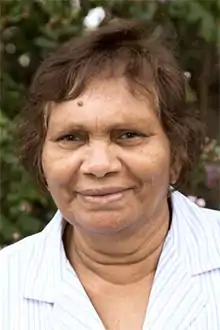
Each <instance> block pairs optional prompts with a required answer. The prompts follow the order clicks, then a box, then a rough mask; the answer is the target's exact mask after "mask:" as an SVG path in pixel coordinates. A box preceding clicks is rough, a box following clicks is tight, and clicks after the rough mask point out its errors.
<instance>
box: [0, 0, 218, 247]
mask: <svg viewBox="0 0 220 330" xmlns="http://www.w3.org/2000/svg"><path fill="white" fill-rule="evenodd" d="M77 3H78V2H77V1H74V0H72V1H71V0H69V1H68V0H38V1H31V0H26V1H24V0H20V1H18V0H3V1H2V3H1V23H0V24H1V26H0V28H1V43H0V45H1V107H0V108H1V109H0V110H1V112H0V130H1V131H0V134H1V135H0V138H1V139H0V147H1V153H0V161H1V191H0V206H1V213H0V245H1V246H3V245H7V244H10V243H12V242H13V241H16V240H18V239H20V238H22V237H24V236H27V235H30V234H32V233H35V232H36V231H39V230H40V229H41V228H42V227H43V226H44V225H45V223H47V221H48V220H49V219H50V218H51V216H52V214H53V213H54V210H55V207H54V205H53V203H52V201H51V199H50V198H49V197H45V196H43V195H42V194H41V193H40V192H39V191H38V190H37V188H36V186H35V185H34V182H32V180H31V178H30V177H29V176H28V174H27V173H26V172H25V171H24V170H23V169H22V168H21V166H20V164H19V161H18V157H17V150H16V141H15V139H14V132H15V130H16V116H17V114H18V113H19V111H20V109H21V108H22V106H23V104H24V102H25V96H26V93H27V89H28V86H29V84H30V81H31V78H32V77H33V74H34V72H35V70H36V68H37V66H38V65H39V63H40V62H41V61H42V60H43V59H44V58H45V56H46V55H48V54H49V53H51V52H53V51H54V50H55V49H56V48H57V47H58V46H59V44H61V43H62V42H64V41H65V40H67V39H68V38H70V37H72V36H74V35H78V34H80V33H84V30H85V28H84V26H83V20H84V17H85V16H86V15H87V13H88V11H89V10H90V9H91V8H94V7H97V6H102V7H103V8H105V9H106V13H107V16H106V17H107V18H113V17H136V18H141V19H146V20H157V21H160V20H161V19H162V20H163V21H164V20H165V21H170V22H172V24H173V25H174V26H175V27H176V31H177V34H178V40H179V48H180V54H181V62H182V66H183V68H184V70H185V71H188V72H190V73H191V79H190V81H189V82H188V84H187V85H186V88H187V97H188V101H189V102H192V103H193V104H196V105H197V106H198V109H199V111H200V114H201V117H202V118H203V119H204V120H207V118H208V117H209V115H210V111H215V112H216V113H217V118H218V119H219V98H218V93H219V44H220V37H219V36H220V34H219V32H220V30H219V28H220V23H219V22H220V21H219V18H220V2H219V1H218V0H204V1H202V0H193V1H190V0H172V1H171V0H170V1H169V0H167V1H165V0H160V1H159V0H150V1H148V0H145V1H140V0H139V1H135V0H134V1H131V0H130V1H128V0H116V1H114V0H108V1H107V0H106V1H105V0H99V1H98V0H97V1H92V0H91V1H85V0H82V1H81V6H80V7H79V5H78V4H77ZM104 23H105V21H104V22H103V24H104ZM208 134H209V135H210V136H211V138H212V139H213V138H215V139H216V140H218V139H219V136H218V130H217V129H215V130H214V131H213V129H212V127H209V130H208ZM216 140H209V141H208V142H207V147H206V148H205V150H204V154H203V155H202V157H201V161H200V163H199V164H198V166H197V168H196V169H195V170H194V172H193V174H192V177H191V179H190V180H189V182H188V184H187V185H186V187H185V188H184V189H185V192H186V193H188V194H190V195H200V196H203V197H205V198H206V200H207V202H208V206H210V207H213V208H219V207H220V201H219V188H218V187H219V181H218V180H217V181H216V184H215V185H214V186H212V187H211V188H210V187H208V186H207V184H206V179H207V178H206V171H205V166H206V165H207V164H214V165H217V167H218V166H219V160H220V151H219V146H218V143H217V141H216Z"/></svg>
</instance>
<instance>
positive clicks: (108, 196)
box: [79, 188, 131, 204]
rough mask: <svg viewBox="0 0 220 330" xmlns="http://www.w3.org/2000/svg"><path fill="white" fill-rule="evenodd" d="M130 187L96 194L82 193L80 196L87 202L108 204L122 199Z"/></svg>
mask: <svg viewBox="0 0 220 330" xmlns="http://www.w3.org/2000/svg"><path fill="white" fill-rule="evenodd" d="M128 190H131V189H130V188H129V189H123V190H118V191H115V192H108V193H104V192H103V193H98V194H97V195H96V194H80V193H79V197H80V199H82V200H83V201H84V202H87V203H94V204H106V203H111V202H116V201H119V200H121V199H122V198H123V197H124V196H125V194H126V192H127V191H128Z"/></svg>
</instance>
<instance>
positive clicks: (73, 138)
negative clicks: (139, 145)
mask: <svg viewBox="0 0 220 330" xmlns="http://www.w3.org/2000/svg"><path fill="white" fill-rule="evenodd" d="M125 135H127V137H126V138H124V137H123V136H125ZM129 135H130V136H129ZM140 137H146V135H144V134H142V133H139V132H135V131H123V132H120V134H115V136H114V138H115V140H133V139H136V138H140ZM82 139H83V140H85V139H87V137H86V136H83V135H80V134H78V135H77V134H66V135H63V136H61V137H60V138H58V139H57V141H58V142H62V141H66V142H80V141H82Z"/></svg>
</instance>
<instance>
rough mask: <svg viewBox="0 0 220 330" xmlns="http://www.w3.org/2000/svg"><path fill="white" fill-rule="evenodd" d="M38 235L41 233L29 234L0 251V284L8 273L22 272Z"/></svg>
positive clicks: (38, 237)
mask: <svg viewBox="0 0 220 330" xmlns="http://www.w3.org/2000/svg"><path fill="white" fill-rule="evenodd" d="M40 236H41V233H38V234H35V235H32V236H29V237H27V238H24V239H22V240H21V241H19V242H17V243H14V244H12V245H10V246H8V247H5V248H3V249H2V250H1V251H0V267H1V272H0V286H1V285H4V282H5V281H6V280H7V279H8V277H9V275H12V274H14V276H18V274H19V273H20V274H22V273H23V274H24V272H25V270H26V269H27V268H28V265H29V263H30V260H31V258H32V256H33V255H34V250H35V248H36V245H37V244H38V242H39V241H40Z"/></svg>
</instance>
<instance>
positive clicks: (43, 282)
mask: <svg viewBox="0 0 220 330" xmlns="http://www.w3.org/2000/svg"><path fill="white" fill-rule="evenodd" d="M171 198H172V208H173V215H172V223H171V228H170V230H169V233H168V235H167V240H170V239H171V240H172V241H173V244H174V248H175V249H176V251H177V253H178V255H179V257H180V258H182V260H183V262H184V263H185V265H186V267H187V269H188V271H189V273H190V274H191V275H192V276H193V275H197V274H201V273H204V272H207V271H211V270H214V269H217V268H220V244H219V237H220V226H219V223H220V222H219V221H215V220H214V219H212V217H210V219H208V216H205V214H204V210H202V209H200V208H199V207H198V206H196V205H195V204H194V203H192V202H190V201H189V200H188V198H186V197H185V196H183V195H182V194H181V193H179V192H174V193H172V197H171ZM213 212H214V211H213ZM216 219H217V217H216ZM65 224H66V222H65V221H64V220H63V219H62V214H61V212H60V211H57V213H56V214H55V216H54V217H53V219H52V220H51V222H50V223H49V224H48V225H47V226H46V227H45V229H44V230H43V231H42V232H41V233H39V234H38V236H37V238H36V240H35V244H33V247H32V249H33V251H32V252H31V256H32V257H31V262H30V264H28V265H27V271H26V280H25V285H24V297H25V298H28V299H35V300H39V301H45V302H48V303H53V302H54V299H55V296H56V295H57V289H58V287H59V285H60V282H61V280H62V268H63V266H64V264H66V263H68V261H67V258H66V255H65V251H64V247H63V241H62V236H63V231H64V227H65ZM164 249H166V244H164ZM73 272H74V271H73Z"/></svg>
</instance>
